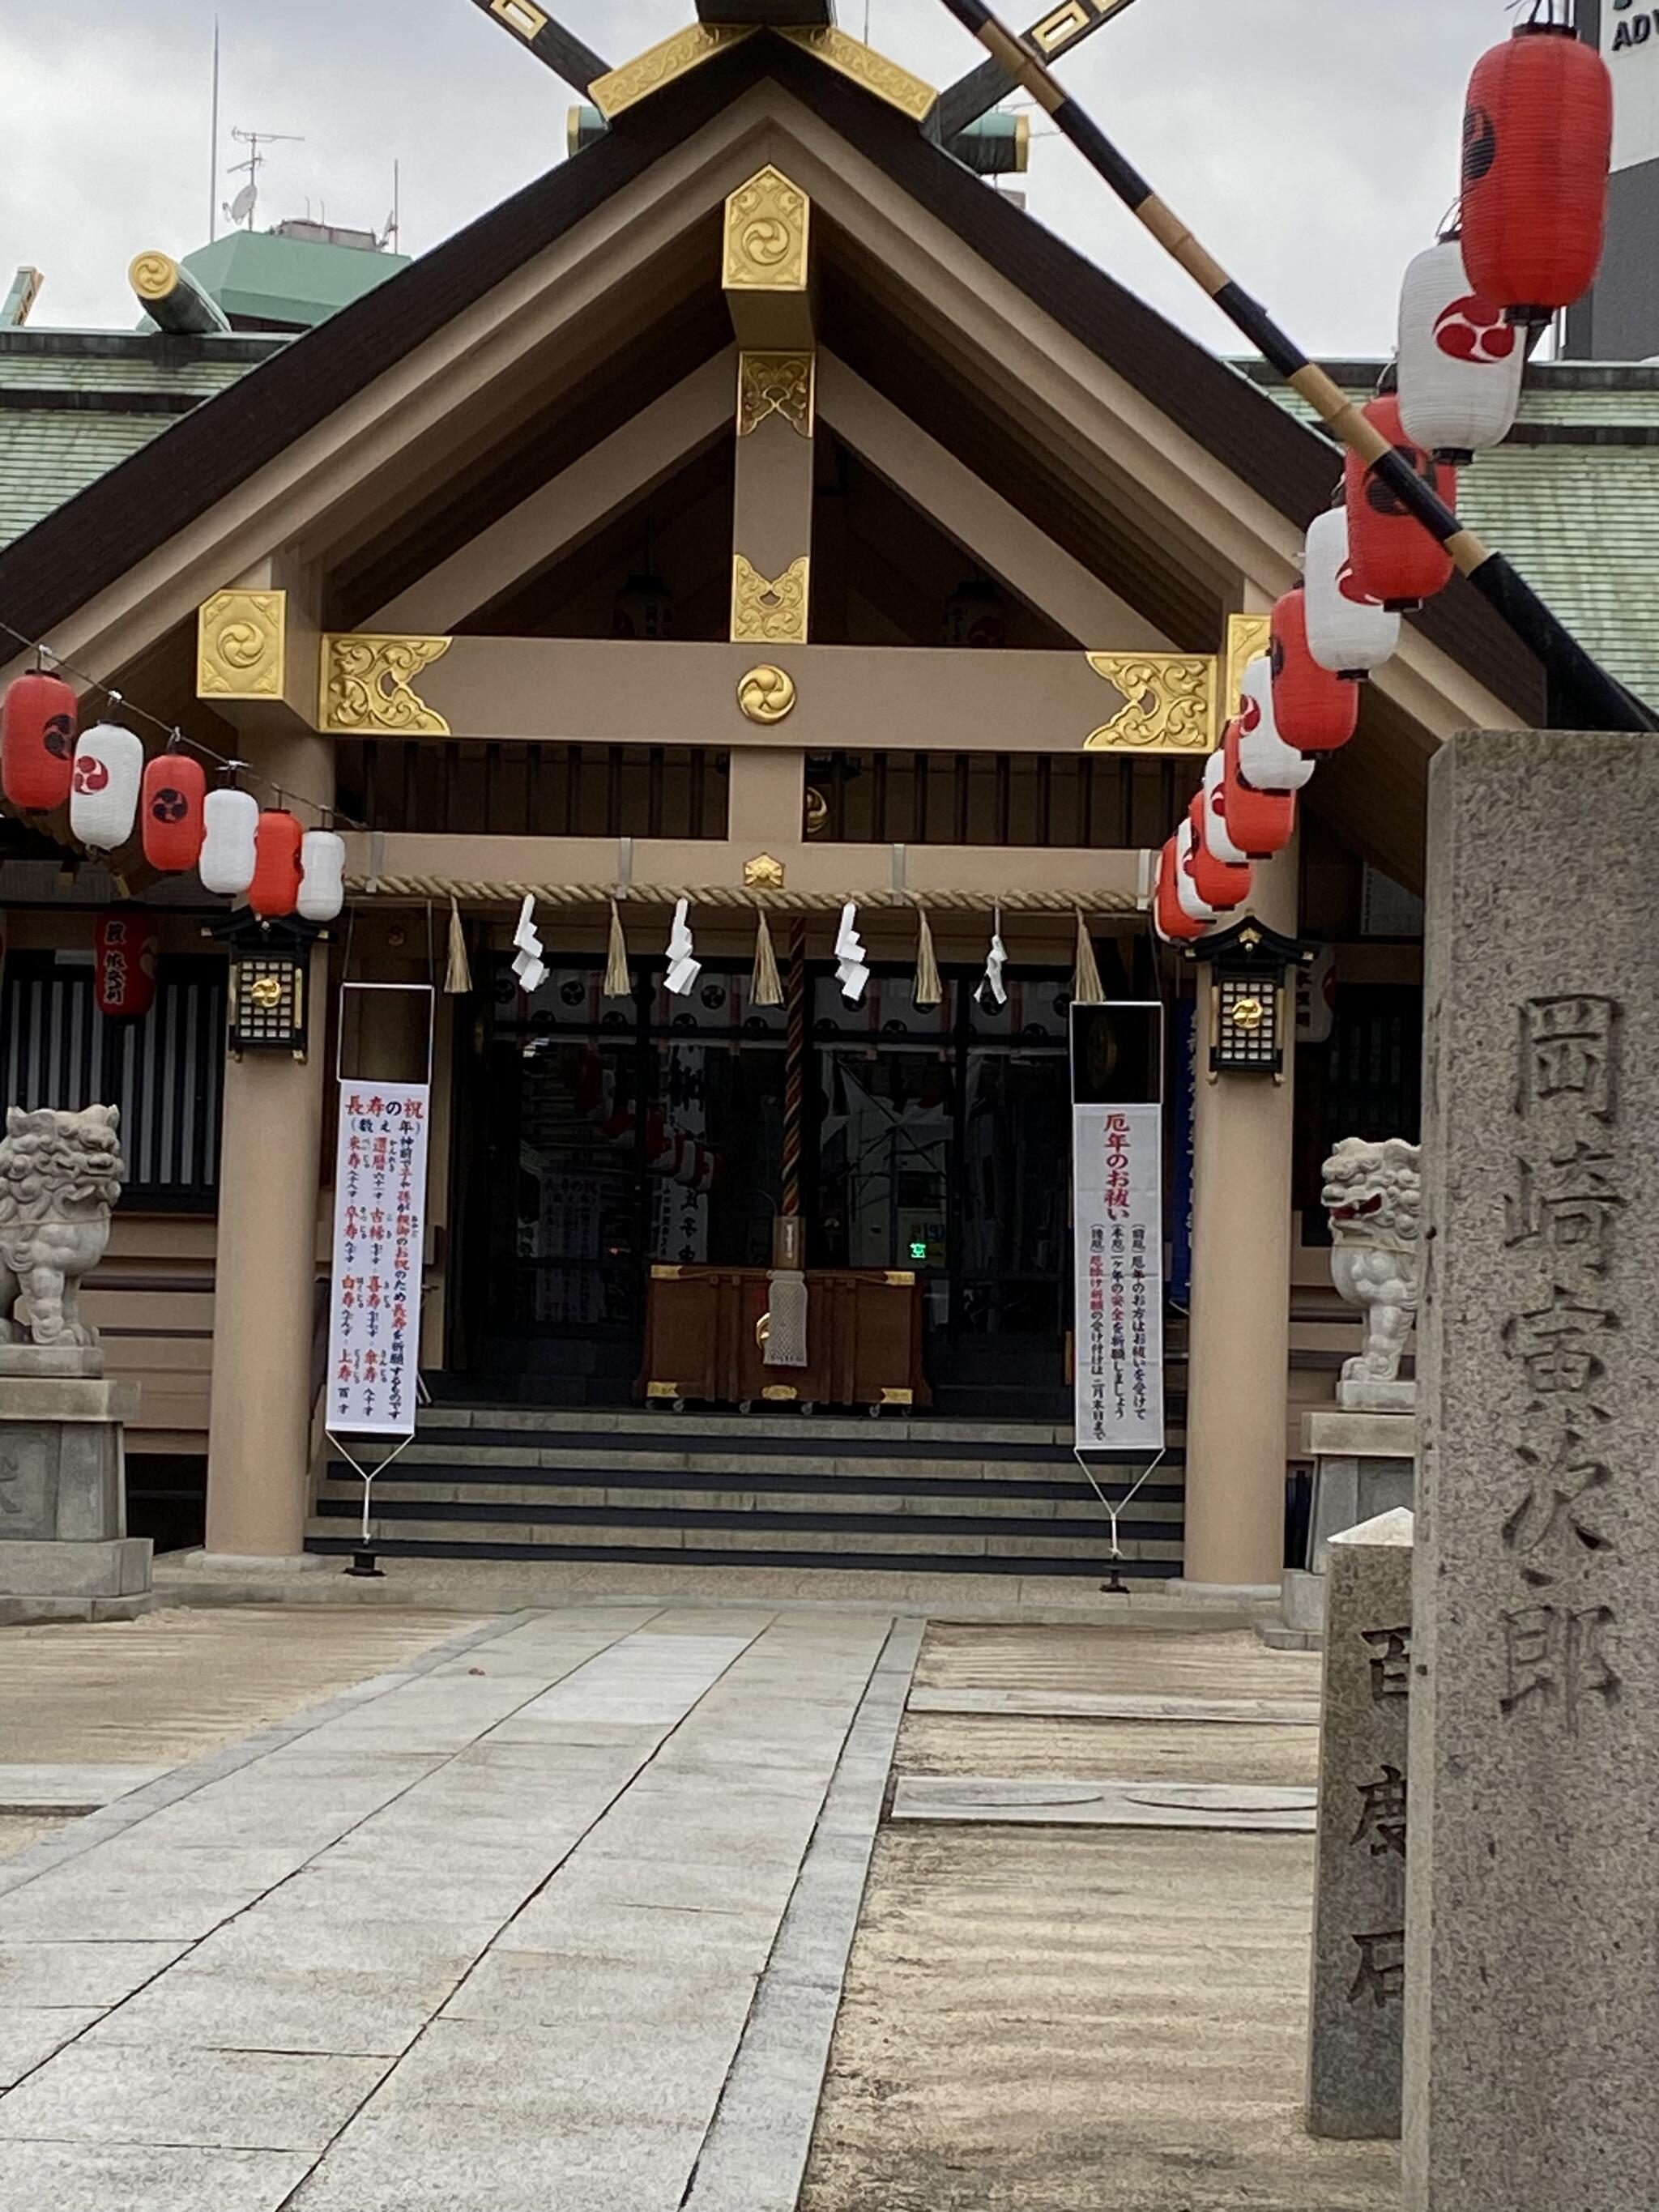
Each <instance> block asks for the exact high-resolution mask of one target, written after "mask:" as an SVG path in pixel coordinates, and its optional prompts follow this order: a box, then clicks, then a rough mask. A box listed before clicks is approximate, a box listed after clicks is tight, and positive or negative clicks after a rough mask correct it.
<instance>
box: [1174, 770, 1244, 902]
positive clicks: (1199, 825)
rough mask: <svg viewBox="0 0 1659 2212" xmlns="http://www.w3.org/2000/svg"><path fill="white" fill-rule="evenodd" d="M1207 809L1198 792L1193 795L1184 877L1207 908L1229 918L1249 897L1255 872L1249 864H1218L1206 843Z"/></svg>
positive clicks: (1220, 862) (1189, 811) (1188, 814)
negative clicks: (1234, 909) (1186, 875)
mask: <svg viewBox="0 0 1659 2212" xmlns="http://www.w3.org/2000/svg"><path fill="white" fill-rule="evenodd" d="M1209 805H1210V803H1209V801H1208V799H1206V797H1205V795H1204V793H1202V792H1201V791H1200V792H1197V793H1194V797H1193V803H1192V805H1190V806H1189V807H1188V809H1187V819H1188V821H1189V822H1190V823H1192V825H1193V849H1192V851H1191V852H1190V853H1189V854H1188V856H1187V862H1186V866H1187V874H1188V878H1189V879H1190V881H1191V883H1192V884H1193V886H1194V889H1195V890H1196V891H1197V893H1198V895H1199V896H1200V898H1201V899H1202V900H1203V902H1204V903H1205V905H1206V906H1212V907H1214V908H1216V910H1217V911H1218V913H1221V914H1229V913H1231V910H1232V909H1233V908H1234V907H1236V906H1243V903H1244V902H1245V900H1246V899H1247V898H1249V896H1250V886H1251V885H1252V884H1253V883H1254V882H1255V869H1254V868H1253V867H1252V866H1250V863H1249V861H1248V860H1245V861H1243V862H1242V863H1236V862H1232V861H1228V860H1217V858H1216V857H1215V854H1213V853H1212V851H1211V850H1210V848H1209V845H1208V843H1207V842H1206V832H1207V828H1208V815H1209Z"/></svg>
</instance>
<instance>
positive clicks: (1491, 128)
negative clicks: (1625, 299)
mask: <svg viewBox="0 0 1659 2212" xmlns="http://www.w3.org/2000/svg"><path fill="white" fill-rule="evenodd" d="M1612 156H1613V78H1612V75H1611V73H1610V71H1609V70H1608V68H1607V64H1606V62H1604V61H1603V60H1602V58H1601V55H1600V54H1598V53H1595V52H1593V51H1592V50H1591V49H1590V48H1589V46H1585V45H1584V44H1583V42H1582V41H1581V40H1580V39H1579V37H1578V34H1577V32H1576V31H1575V30H1574V29H1573V28H1572V27H1571V25H1570V24H1565V23H1549V22H1542V23H1522V24H1521V25H1520V26H1519V27H1517V28H1516V32H1515V34H1514V36H1513V37H1512V38H1510V39H1506V40H1504V44H1503V45H1502V46H1494V47H1493V48H1492V51H1491V52H1489V53H1486V54H1483V55H1482V56H1481V58H1480V60H1479V61H1478V62H1477V63H1476V64H1475V65H1474V76H1472V77H1471V78H1470V79H1469V91H1468V102H1467V104H1466V106H1465V108H1464V111H1463V258H1464V260H1465V262H1466V263H1467V264H1468V271H1469V275H1470V276H1472V277H1473V278H1474V289H1476V290H1477V291H1478V292H1480V294H1481V295H1482V296H1483V297H1484V298H1486V299H1488V300H1497V301H1501V302H1502V303H1503V305H1504V307H1507V308H1508V309H1509V311H1510V315H1511V316H1512V318H1513V319H1514V320H1516V322H1522V323H1534V324H1543V323H1547V322H1548V320H1549V319H1550V317H1551V315H1552V313H1553V312H1554V311H1555V309H1557V308H1558V307H1571V305H1572V303H1573V301H1575V300H1578V299H1582V298H1583V295H1584V294H1585V293H1586V292H1588V291H1589V288H1590V286H1591V285H1592V284H1593V283H1595V273H1596V270H1598V269H1599V268H1600V267H1601V248H1602V244H1603V241H1604V239H1605V236H1606V232H1607V171H1608V167H1609V165H1610V163H1611V161H1612Z"/></svg>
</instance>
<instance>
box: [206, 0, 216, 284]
mask: <svg viewBox="0 0 1659 2212" xmlns="http://www.w3.org/2000/svg"><path fill="white" fill-rule="evenodd" d="M210 132H211V137H212V143H211V144H210V146H209V148H208V244H209V245H210V246H211V245H212V243H213V241H214V240H215V239H216V238H217V237H218V235H219V18H218V17H217V16H215V17H214V19H213V120H212V123H211V125H210Z"/></svg>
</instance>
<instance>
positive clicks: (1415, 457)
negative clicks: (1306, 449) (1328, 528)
mask: <svg viewBox="0 0 1659 2212" xmlns="http://www.w3.org/2000/svg"><path fill="white" fill-rule="evenodd" d="M1364 412H1365V415H1366V416H1367V417H1368V418H1369V420H1370V422H1372V423H1373V424H1374V425H1375V426H1376V428H1377V429H1378V430H1380V431H1381V432H1382V434H1383V436H1384V437H1385V438H1386V439H1387V440H1388V441H1389V444H1390V445H1391V446H1392V447H1394V449H1395V452H1396V453H1398V454H1399V455H1400V456H1401V459H1402V460H1404V461H1406V462H1407V463H1408V464H1409V465H1410V466H1411V468H1412V469H1413V471H1415V472H1416V474H1417V475H1418V476H1419V477H1422V479H1423V481H1424V482H1425V483H1427V484H1430V485H1432V487H1433V489H1435V490H1436V491H1437V492H1438V494H1439V495H1440V497H1441V498H1442V499H1443V501H1445V503H1446V505H1447V506H1448V507H1455V506H1456V505H1457V471H1456V470H1455V469H1450V468H1448V467H1446V465H1444V463H1443V462H1439V461H1437V460H1435V459H1433V457H1432V455H1431V454H1430V453H1427V452H1426V451H1425V449H1424V447H1421V446H1419V445H1415V444H1413V441H1412V440H1411V439H1409V438H1408V437H1407V435H1406V431H1405V426H1404V425H1403V424H1402V422H1401V419H1400V402H1399V400H1398V399H1396V398H1395V397H1394V396H1393V394H1392V393H1390V394H1389V395H1388V396H1387V397H1386V398H1382V399H1372V400H1370V401H1368V402H1367V403H1366V405H1365V409H1364ZM1343 485H1344V491H1345V495H1346V500H1347V506H1348V557H1349V559H1350V561H1351V562H1352V564H1353V574H1354V581H1355V583H1356V584H1357V585H1358V587H1359V589H1360V590H1361V591H1363V592H1365V593H1366V594H1367V595H1368V596H1369V597H1370V598H1371V599H1381V600H1382V602H1383V605H1384V606H1385V607H1394V608H1401V609H1404V608H1407V607H1416V606H1420V605H1422V603H1423V601H1424V600H1425V599H1433V597H1434V596H1435V594H1436V592H1443V591H1444V590H1445V588H1446V586H1447V585H1448V584H1449V583H1450V581H1451V574H1452V557H1451V555H1450V554H1449V553H1448V552H1447V550H1446V549H1445V547H1444V546H1443V544H1441V543H1440V540H1439V539H1438V538H1436V537H1434V536H1433V535H1432V534H1431V532H1429V531H1428V530H1426V529H1425V527H1424V526H1423V524H1422V523H1420V522H1419V520H1418V519H1417V517H1416V516H1415V515H1414V514H1413V513H1412V512H1411V510H1410V508H1409V507H1406V506H1404V505H1403V504H1402V503H1401V500H1400V498H1399V495H1397V494H1396V493H1395V491H1394V489H1392V488H1391V486H1390V485H1389V483H1386V482H1385V481H1384V479H1383V477H1379V476H1377V475H1376V474H1374V473H1373V471H1372V470H1371V468H1370V465H1369V463H1367V462H1365V461H1363V460H1361V459H1360V458H1359V456H1358V453H1350V454H1349V455H1348V459H1347V465H1346V473H1345V475H1344V477H1343Z"/></svg>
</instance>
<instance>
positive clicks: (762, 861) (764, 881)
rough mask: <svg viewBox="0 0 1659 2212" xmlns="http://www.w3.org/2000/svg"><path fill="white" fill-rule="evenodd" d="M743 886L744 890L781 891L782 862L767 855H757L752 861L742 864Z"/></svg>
mask: <svg viewBox="0 0 1659 2212" xmlns="http://www.w3.org/2000/svg"><path fill="white" fill-rule="evenodd" d="M743 884H744V890H750V891H781V890H782V889H783V862H782V861H781V860H774V859H773V858H772V855H771V854H769V853H757V854H756V855H755V857H754V859H753V860H745V861H744V864H743Z"/></svg>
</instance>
